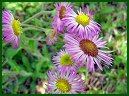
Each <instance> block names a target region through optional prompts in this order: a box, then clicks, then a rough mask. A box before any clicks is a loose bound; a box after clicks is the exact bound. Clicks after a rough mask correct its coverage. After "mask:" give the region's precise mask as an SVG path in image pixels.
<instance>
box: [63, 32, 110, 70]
mask: <svg viewBox="0 0 129 96" xmlns="http://www.w3.org/2000/svg"><path fill="white" fill-rule="evenodd" d="M65 42H66V44H65V48H66V50H67V51H68V52H69V53H70V54H71V56H72V57H73V59H74V60H75V61H76V62H80V61H81V62H82V64H86V68H87V70H88V71H93V72H94V71H95V65H97V66H98V67H99V68H100V69H101V70H102V66H101V64H102V61H103V62H104V63H103V64H106V65H110V66H111V64H112V57H111V54H110V53H111V51H105V50H104V49H105V48H106V42H105V41H103V40H102V38H98V35H97V36H94V37H93V38H91V37H90V36H87V35H83V36H80V37H77V36H76V37H73V36H71V35H70V34H65Z"/></svg>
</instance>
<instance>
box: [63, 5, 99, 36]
mask: <svg viewBox="0 0 129 96" xmlns="http://www.w3.org/2000/svg"><path fill="white" fill-rule="evenodd" d="M93 15H94V14H93V12H91V11H90V10H89V8H88V6H87V7H86V9H85V12H82V9H81V8H80V10H78V11H77V13H75V12H74V11H73V10H72V11H71V12H70V13H66V18H63V19H62V20H63V22H64V24H65V26H66V28H67V31H68V32H69V33H73V34H78V35H79V36H80V35H83V34H88V35H90V36H91V37H93V36H95V35H98V33H99V32H100V31H101V30H100V24H98V23H97V22H95V21H94V20H93Z"/></svg>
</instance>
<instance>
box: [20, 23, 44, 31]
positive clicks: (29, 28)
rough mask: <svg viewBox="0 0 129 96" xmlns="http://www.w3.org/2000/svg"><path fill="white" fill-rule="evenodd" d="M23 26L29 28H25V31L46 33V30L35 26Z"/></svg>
mask: <svg viewBox="0 0 129 96" xmlns="http://www.w3.org/2000/svg"><path fill="white" fill-rule="evenodd" d="M21 26H24V27H27V28H23V31H26V30H38V31H44V32H45V31H46V29H44V28H41V27H38V26H33V25H28V24H21Z"/></svg>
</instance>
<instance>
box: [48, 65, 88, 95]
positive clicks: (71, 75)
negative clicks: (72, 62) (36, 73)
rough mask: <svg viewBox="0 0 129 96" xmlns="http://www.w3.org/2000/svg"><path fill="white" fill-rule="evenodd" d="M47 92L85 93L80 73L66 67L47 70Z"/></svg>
mask: <svg viewBox="0 0 129 96" xmlns="http://www.w3.org/2000/svg"><path fill="white" fill-rule="evenodd" d="M48 76H49V79H48V85H47V86H48V93H51V94H77V93H80V92H83V93H85V92H86V91H85V89H84V81H83V80H81V76H80V74H77V73H76V72H74V71H73V70H69V69H66V67H62V68H58V67H57V68H56V69H55V70H51V71H49V72H48Z"/></svg>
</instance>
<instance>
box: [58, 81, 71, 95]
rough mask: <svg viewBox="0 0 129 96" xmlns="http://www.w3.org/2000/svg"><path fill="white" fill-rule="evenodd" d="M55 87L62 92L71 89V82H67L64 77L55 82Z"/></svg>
mask: <svg viewBox="0 0 129 96" xmlns="http://www.w3.org/2000/svg"><path fill="white" fill-rule="evenodd" d="M56 87H57V89H58V90H59V91H61V92H63V93H67V92H69V91H70V90H71V84H69V82H68V81H67V80H65V79H59V80H58V81H57V82H56Z"/></svg>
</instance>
